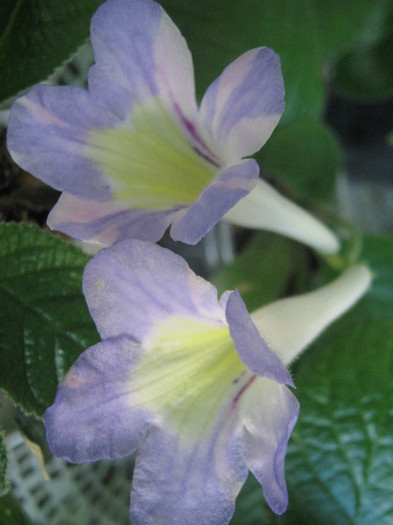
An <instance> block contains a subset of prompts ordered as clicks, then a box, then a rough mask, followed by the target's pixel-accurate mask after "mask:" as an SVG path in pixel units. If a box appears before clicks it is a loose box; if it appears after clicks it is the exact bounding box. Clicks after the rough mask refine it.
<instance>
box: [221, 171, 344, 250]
mask: <svg viewBox="0 0 393 525" xmlns="http://www.w3.org/2000/svg"><path fill="white" fill-rule="evenodd" d="M224 219H225V220H227V221H229V222H231V223H233V224H236V225H238V226H244V227H246V228H259V229H262V230H268V231H272V232H276V233H280V234H282V235H286V236H287V237H290V238H292V239H295V240H297V241H300V242H302V243H304V244H306V245H307V246H310V247H311V248H314V249H315V250H318V251H320V252H321V253H325V254H333V253H336V252H338V250H339V249H340V243H339V241H338V239H337V237H336V236H335V235H334V233H333V232H332V231H330V230H329V229H328V228H327V227H326V226H325V225H324V224H322V223H321V222H320V221H319V220H317V219H316V218H315V217H313V216H312V215H311V214H310V213H308V212H306V211H305V210H303V209H302V208H300V206H297V205H296V204H295V203H293V202H291V201H290V200H289V199H287V198H285V197H283V196H282V195H280V194H279V193H278V191H276V190H275V189H274V188H272V187H271V186H270V185H269V184H267V183H266V182H265V181H264V180H261V179H259V180H258V182H257V185H256V186H255V188H254V189H253V190H252V192H251V193H250V194H249V195H247V196H246V197H245V198H244V199H242V200H241V201H240V202H238V203H237V204H236V206H235V207H234V208H232V209H231V210H229V211H228V213H227V214H226V215H225V217H224Z"/></svg>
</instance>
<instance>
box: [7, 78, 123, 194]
mask: <svg viewBox="0 0 393 525" xmlns="http://www.w3.org/2000/svg"><path fill="white" fill-rule="evenodd" d="M115 122H116V117H115V116H114V115H113V114H112V113H110V112H109V111H107V110H106V109H104V108H101V107H100V106H98V105H96V104H94V103H93V102H92V101H91V99H90V97H89V94H88V92H87V91H85V90H84V89H80V88H77V87H69V86H38V87H36V88H34V89H32V90H31V91H30V92H29V93H28V94H27V95H25V96H24V97H21V98H19V99H18V100H17V101H16V102H15V104H14V105H13V106H12V109H11V113H10V119H9V125H8V134H7V146H8V149H9V151H10V153H11V156H12V158H13V159H14V160H15V162H16V163H17V164H18V165H19V166H21V167H22V168H23V169H25V170H26V171H28V172H30V173H32V174H33V175H35V176H36V177H38V178H40V179H41V180H43V181H44V182H46V183H47V184H50V185H51V186H53V187H54V188H56V189H58V190H65V191H69V192H71V193H73V194H74V195H77V196H79V197H81V198H86V199H89V200H90V199H95V200H101V201H102V200H105V199H106V198H108V196H109V195H110V188H109V185H108V183H107V181H106V180H105V178H104V177H103V175H102V173H101V172H100V171H99V170H97V169H96V168H95V167H94V166H93V164H92V163H91V162H89V160H88V159H87V158H86V156H85V154H84V146H85V139H86V135H87V133H88V131H89V129H91V128H102V127H108V126H112V125H113V124H114V123H115Z"/></svg>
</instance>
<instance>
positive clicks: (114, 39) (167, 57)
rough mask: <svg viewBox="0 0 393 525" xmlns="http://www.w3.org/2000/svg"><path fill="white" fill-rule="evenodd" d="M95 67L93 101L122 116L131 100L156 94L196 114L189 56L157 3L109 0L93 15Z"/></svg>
mask: <svg viewBox="0 0 393 525" xmlns="http://www.w3.org/2000/svg"><path fill="white" fill-rule="evenodd" d="M91 41H92V44H93V48H94V54H95V59H96V64H95V65H94V66H93V67H92V68H91V70H90V72H89V90H90V92H91V93H92V96H93V98H94V100H96V101H98V102H99V103H100V104H102V105H104V106H105V107H108V108H111V109H112V110H113V111H114V112H115V113H116V114H117V115H119V116H120V117H121V118H125V117H126V116H127V114H128V113H129V111H130V110H131V108H132V105H133V104H134V103H135V102H144V101H145V100H146V99H148V98H150V97H155V96H159V97H160V98H161V100H163V101H165V102H166V103H167V105H168V106H169V107H171V108H173V107H174V103H175V102H176V103H177V105H178V106H179V107H182V111H183V112H184V113H185V114H186V115H188V116H191V114H192V113H194V112H195V109H196V104H195V96H194V76H193V67H192V59H191V54H190V52H189V50H188V48H187V44H186V42H185V40H184V38H183V37H182V36H181V34H180V32H179V30H178V29H177V27H176V26H175V25H174V23H173V22H172V20H171V19H170V18H169V17H168V15H167V14H166V13H165V12H164V11H163V9H162V8H161V7H160V5H159V4H158V3H156V2H153V1H151V0H133V1H130V0H108V1H107V2H105V3H104V4H103V5H102V6H101V7H100V8H99V9H98V11H97V12H96V14H95V15H94V16H93V19H92V23H91Z"/></svg>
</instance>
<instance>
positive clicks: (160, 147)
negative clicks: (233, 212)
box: [8, 0, 338, 253]
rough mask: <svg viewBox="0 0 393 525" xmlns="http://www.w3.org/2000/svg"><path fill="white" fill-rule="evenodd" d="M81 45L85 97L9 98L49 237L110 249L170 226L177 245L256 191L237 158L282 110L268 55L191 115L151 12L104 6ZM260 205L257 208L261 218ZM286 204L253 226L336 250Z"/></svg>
mask: <svg viewBox="0 0 393 525" xmlns="http://www.w3.org/2000/svg"><path fill="white" fill-rule="evenodd" d="M91 41H92V45H93V48H94V52H95V59H96V64H95V65H94V66H93V67H92V68H91V70H90V72H89V91H86V90H83V89H80V88H75V87H65V86H38V87H36V88H34V89H33V90H32V91H30V92H29V93H28V94H27V95H26V96H24V97H22V98H20V99H18V100H17V101H16V103H15V104H14V106H13V108H12V110H11V114H10V120H9V127H8V148H9V150H10V152H11V155H12V156H13V158H14V160H15V161H16V162H17V163H18V164H19V165H20V166H21V167H22V168H24V169H25V170H27V171H29V172H31V173H32V174H33V175H35V176H36V177H38V178H40V179H42V180H43V181H44V182H46V183H48V184H50V185H51V186H53V187H54V188H56V189H58V190H61V191H63V193H62V195H61V197H60V199H59V202H58V203H57V205H56V206H55V208H54V209H53V211H52V213H51V214H50V216H49V218H48V225H49V226H50V228H52V229H55V230H60V231H63V232H65V233H67V234H68V235H70V236H72V237H75V238H76V239H79V240H85V241H92V242H98V243H102V244H105V245H110V244H112V243H113V242H115V241H117V240H121V239H124V238H139V239H143V240H149V241H157V240H159V239H160V238H161V237H162V235H163V233H164V232H165V230H166V229H167V228H168V226H170V225H171V230H170V231H171V236H172V237H173V238H174V239H175V240H180V241H183V242H186V243H190V244H195V243H197V242H198V241H199V240H200V239H201V238H202V237H203V236H204V235H205V234H206V233H207V232H208V231H209V230H210V229H211V228H212V227H213V226H214V225H215V224H216V223H217V222H218V221H219V220H220V219H221V218H222V217H223V216H224V215H225V213H226V212H228V210H230V209H231V208H232V207H233V206H234V205H235V204H236V203H237V202H238V201H239V200H240V199H242V198H244V197H245V196H246V195H247V194H248V193H249V192H250V190H252V189H253V188H254V186H255V185H256V183H257V178H258V174H259V167H258V165H257V163H256V162H255V160H252V159H245V158H244V157H247V156H249V155H252V154H253V153H254V152H256V151H258V150H259V149H260V148H261V146H262V145H263V144H264V143H265V142H266V140H267V139H268V138H269V136H270V135H271V133H272V131H273V129H274V128H275V126H276V124H277V122H278V120H279V118H280V116H281V114H282V112H283V110H284V86H283V80H282V75H281V69H280V61H279V58H278V56H277V55H276V54H275V53H274V52H273V51H271V50H270V49H267V48H256V49H252V50H250V51H248V52H246V53H245V54H243V55H242V56H241V57H240V58H238V59H237V60H235V61H234V62H233V63H232V64H231V65H229V66H228V67H227V68H226V69H225V70H224V72H223V73H222V75H221V76H220V77H218V78H217V80H215V81H214V82H213V83H212V84H211V86H210V87H209V88H208V90H207V92H206V94H205V96H204V97H203V100H202V103H201V106H200V108H198V106H197V104H196V101H195V93H194V76H193V66H192V59H191V54H190V52H189V50H188V48H187V44H186V42H185V40H184V39H183V37H182V36H181V34H180V32H179V30H178V29H177V28H176V26H175V25H174V24H173V22H172V21H171V19H170V18H169V17H168V16H167V14H166V13H165V12H164V11H163V9H162V8H161V7H160V6H159V5H158V4H157V3H156V2H154V1H152V0H108V1H107V2H105V3H104V4H103V5H102V6H101V7H100V8H99V9H98V11H97V13H96V14H95V15H94V17H93V19H92V24H91ZM258 184H259V186H260V187H261V188H262V189H264V188H265V186H264V185H261V183H258ZM255 195H256V196H258V197H260V192H257V193H256V194H254V197H255ZM266 198H267V199H268V200H269V199H270V196H269V194H267V195H265V193H263V192H262V199H259V198H258V207H261V208H262V209H261V213H262V215H263V218H264V219H265V216H266V210H270V207H269V206H266V204H265V201H266ZM287 203H288V201H287V200H286V199H284V198H281V200H279V201H274V206H273V207H274V212H273V214H272V215H270V213H269V212H268V220H267V221H265V220H263V221H262V227H264V228H266V229H271V230H273V231H277V228H278V231H280V232H281V233H285V234H288V235H289V236H292V237H294V238H296V239H300V240H302V241H303V242H306V243H308V244H310V245H311V246H313V247H316V248H317V249H319V250H320V251H322V252H327V253H330V252H335V251H337V249H338V242H337V239H336V238H335V236H334V235H333V234H332V233H331V232H330V231H329V230H328V229H327V228H326V227H325V226H323V225H322V224H321V223H320V222H318V221H317V220H316V219H314V218H313V217H312V216H311V215H309V214H307V213H306V212H304V211H302V210H301V209H300V208H293V207H290V213H289V217H288V207H287V206H286V204H287ZM246 209H247V206H246ZM281 211H282V212H283V214H284V215H283V218H281ZM241 215H244V214H243V212H242V213H241ZM282 222H284V224H288V229H285V227H284V229H283V228H282V224H281V223H282Z"/></svg>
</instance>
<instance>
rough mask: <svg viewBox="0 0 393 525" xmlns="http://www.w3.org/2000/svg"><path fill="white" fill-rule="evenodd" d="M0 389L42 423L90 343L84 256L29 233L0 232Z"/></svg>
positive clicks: (1, 228) (6, 227) (10, 228)
mask: <svg viewBox="0 0 393 525" xmlns="http://www.w3.org/2000/svg"><path fill="white" fill-rule="evenodd" d="M0 238H1V243H0V335H1V337H0V388H2V389H3V390H5V391H6V392H7V393H8V394H9V395H10V397H11V398H12V399H13V400H14V401H15V402H16V403H18V404H19V405H20V406H21V407H22V408H23V409H24V410H25V411H26V412H33V413H35V414H36V415H38V416H42V414H43V412H44V410H45V409H46V408H47V407H48V406H49V405H50V404H51V403H52V402H53V398H54V395H55V392H56V388H57V383H58V380H59V379H61V377H63V375H64V374H65V372H66V371H67V370H68V368H69V367H70V366H71V365H72V363H73V362H74V361H75V359H76V358H77V357H78V356H79V354H80V353H81V352H82V351H83V350H85V349H86V348H87V347H88V346H90V345H92V344H94V343H95V342H97V341H98V335H97V333H96V330H95V326H94V323H93V321H92V320H91V318H90V315H89V313H88V310H87V307H86V304H85V300H84V298H83V295H82V291H81V277H82V272H83V269H84V266H85V264H86V262H87V261H88V257H87V256H86V255H85V254H83V253H82V252H81V251H80V250H78V249H77V248H75V247H74V246H72V245H70V244H69V243H66V242H64V241H62V240H61V239H60V238H58V237H55V236H52V235H50V234H48V233H46V232H44V231H41V230H39V229H38V228H36V227H32V226H27V225H22V224H1V225H0Z"/></svg>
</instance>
